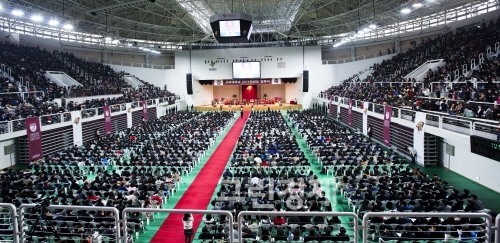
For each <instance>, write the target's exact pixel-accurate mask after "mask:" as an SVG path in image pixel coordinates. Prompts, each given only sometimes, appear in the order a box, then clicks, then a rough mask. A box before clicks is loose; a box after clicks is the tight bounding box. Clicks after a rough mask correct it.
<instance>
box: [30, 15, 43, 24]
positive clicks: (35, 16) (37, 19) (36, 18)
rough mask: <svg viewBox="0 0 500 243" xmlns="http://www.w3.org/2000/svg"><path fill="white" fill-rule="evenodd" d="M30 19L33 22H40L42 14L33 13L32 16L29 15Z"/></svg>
mask: <svg viewBox="0 0 500 243" xmlns="http://www.w3.org/2000/svg"><path fill="white" fill-rule="evenodd" d="M31 20H32V21H33V22H42V21H43V17H42V15H38V14H34V15H33V16H31Z"/></svg>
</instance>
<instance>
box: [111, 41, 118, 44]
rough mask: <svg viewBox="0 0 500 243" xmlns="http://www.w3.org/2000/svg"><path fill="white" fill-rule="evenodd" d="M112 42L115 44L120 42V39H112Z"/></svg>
mask: <svg viewBox="0 0 500 243" xmlns="http://www.w3.org/2000/svg"><path fill="white" fill-rule="evenodd" d="M111 43H113V44H120V40H113V41H111Z"/></svg>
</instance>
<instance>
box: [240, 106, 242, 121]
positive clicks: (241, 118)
mask: <svg viewBox="0 0 500 243" xmlns="http://www.w3.org/2000/svg"><path fill="white" fill-rule="evenodd" d="M240 118H241V119H243V107H240Z"/></svg>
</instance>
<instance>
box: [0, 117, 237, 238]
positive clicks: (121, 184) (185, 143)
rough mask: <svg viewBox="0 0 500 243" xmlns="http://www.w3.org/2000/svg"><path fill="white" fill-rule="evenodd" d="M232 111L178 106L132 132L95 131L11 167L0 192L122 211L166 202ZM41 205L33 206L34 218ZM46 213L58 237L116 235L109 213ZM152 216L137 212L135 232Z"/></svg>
mask: <svg viewBox="0 0 500 243" xmlns="http://www.w3.org/2000/svg"><path fill="white" fill-rule="evenodd" d="M232 118H234V114H233V113H231V112H216V113H204V114H203V113H199V112H175V113H173V114H170V115H169V116H164V117H161V118H160V119H154V120H150V121H147V122H143V123H142V124H140V125H137V126H134V127H132V128H130V129H127V130H125V131H119V132H115V133H113V134H110V135H106V136H98V135H96V137H95V138H94V139H93V140H92V141H89V142H86V143H84V144H83V145H82V146H74V147H69V148H67V149H65V150H63V151H61V152H57V153H54V154H51V155H46V156H44V158H43V159H40V160H37V161H33V162H31V163H30V166H29V168H27V169H26V170H25V171H14V170H11V169H9V170H7V169H6V170H4V171H3V172H2V173H1V174H0V184H1V189H0V195H1V196H0V198H1V199H2V202H3V203H13V204H15V205H17V206H19V205H20V204H22V203H31V202H34V203H36V202H40V199H41V198H47V200H49V203H50V204H52V205H81V206H105V207H115V208H117V209H118V210H119V211H120V212H121V211H122V210H123V209H124V208H126V207H144V208H151V207H160V206H161V205H163V202H165V201H166V200H167V199H168V198H169V196H170V195H172V193H174V192H175V190H176V188H177V186H178V183H180V182H181V181H182V176H184V175H186V174H187V173H189V172H190V171H191V169H192V168H193V166H195V165H196V164H197V163H198V160H199V159H200V157H201V156H202V155H203V153H204V152H205V151H206V150H207V149H208V148H209V146H210V145H211V144H213V141H214V139H215V138H216V136H218V135H219V134H220V132H221V130H222V129H223V128H224V127H226V126H227V125H228V124H229V122H230V120H231V119H232ZM37 210H38V209H29V210H28V211H27V212H26V217H27V218H28V219H30V221H29V222H30V224H31V223H33V221H34V220H35V219H36V218H37ZM46 216H47V218H49V219H50V221H51V222H54V223H56V224H57V231H58V232H57V236H58V237H61V236H64V237H77V238H79V239H80V240H81V239H83V240H86V238H87V237H88V236H89V233H90V234H93V233H95V232H98V233H99V234H100V235H101V236H106V237H114V232H115V230H116V229H117V228H116V227H115V226H114V225H110V224H113V223H114V221H113V220H112V219H111V218H110V217H111V216H113V214H112V213H109V212H100V211H96V212H92V211H90V212H89V211H83V210H80V211H65V210H52V211H50V212H46ZM150 216H151V217H152V215H142V214H130V215H129V217H130V218H131V219H130V220H129V221H130V222H131V223H130V224H129V225H128V228H129V231H130V233H132V232H137V231H139V230H140V229H141V228H142V227H143V225H144V224H145V222H146V220H145V217H150ZM72 218H73V220H72ZM103 218H106V219H103ZM68 221H71V222H69V223H68ZM108 222H109V223H108ZM37 227H38V228H36V229H35V230H34V232H36V233H33V234H32V235H33V236H36V237H41V238H43V237H47V234H46V233H45V234H44V233H43V231H44V229H46V228H47V227H48V226H47V225H46V224H44V223H42V224H40V226H37ZM24 230H27V229H24ZM30 230H31V228H30ZM30 230H27V231H26V232H27V233H29V232H31V231H30ZM78 242H79V241H78Z"/></svg>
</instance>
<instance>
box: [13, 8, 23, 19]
mask: <svg viewBox="0 0 500 243" xmlns="http://www.w3.org/2000/svg"><path fill="white" fill-rule="evenodd" d="M12 15H14V16H17V17H21V16H23V15H24V12H23V11H22V10H19V9H14V10H12Z"/></svg>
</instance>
